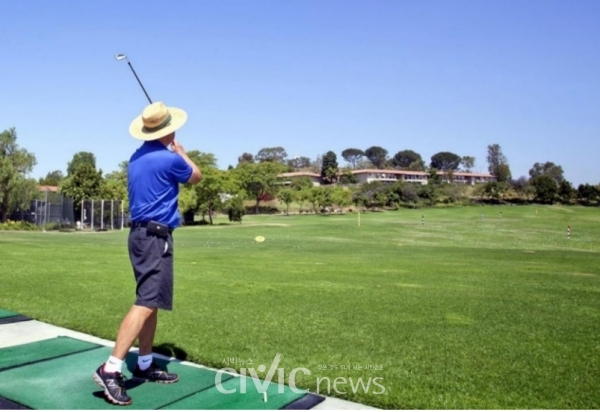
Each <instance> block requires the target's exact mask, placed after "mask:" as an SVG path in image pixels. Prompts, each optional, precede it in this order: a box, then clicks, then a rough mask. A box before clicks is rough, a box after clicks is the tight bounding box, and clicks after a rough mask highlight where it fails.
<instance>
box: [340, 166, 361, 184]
mask: <svg viewBox="0 0 600 412" xmlns="http://www.w3.org/2000/svg"><path fill="white" fill-rule="evenodd" d="M339 182H340V183H341V184H343V185H350V184H356V183H358V178H357V177H356V175H355V174H354V173H352V170H351V169H348V168H344V169H343V170H342V174H341V175H340V180H339Z"/></svg>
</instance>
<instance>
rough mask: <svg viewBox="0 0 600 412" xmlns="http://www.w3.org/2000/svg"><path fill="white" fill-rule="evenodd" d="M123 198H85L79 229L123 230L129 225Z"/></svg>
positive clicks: (78, 224)
mask: <svg viewBox="0 0 600 412" xmlns="http://www.w3.org/2000/svg"><path fill="white" fill-rule="evenodd" d="M128 223H129V222H128V218H127V216H126V215H125V210H124V203H123V201H122V200H110V199H109V200H106V199H101V200H84V201H82V202H81V216H79V220H78V221H77V224H76V225H77V229H82V230H123V228H124V227H126V226H127V225H128Z"/></svg>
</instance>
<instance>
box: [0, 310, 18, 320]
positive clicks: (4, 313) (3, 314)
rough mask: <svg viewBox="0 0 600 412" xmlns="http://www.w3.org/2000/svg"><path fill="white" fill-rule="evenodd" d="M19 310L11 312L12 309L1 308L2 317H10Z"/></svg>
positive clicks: (0, 314) (15, 314)
mask: <svg viewBox="0 0 600 412" xmlns="http://www.w3.org/2000/svg"><path fill="white" fill-rule="evenodd" d="M17 315H18V313H17V312H11V311H10V310H5V309H1V308H0V318H10V317H11V316H17Z"/></svg>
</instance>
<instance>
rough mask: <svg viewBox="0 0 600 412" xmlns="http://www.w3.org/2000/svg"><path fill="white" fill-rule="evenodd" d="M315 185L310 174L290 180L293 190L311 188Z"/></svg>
mask: <svg viewBox="0 0 600 412" xmlns="http://www.w3.org/2000/svg"><path fill="white" fill-rule="evenodd" d="M313 186H314V185H313V182H312V180H310V177H308V176H300V177H295V178H293V179H292V180H291V182H290V189H292V190H302V189H310V188H311V187H313Z"/></svg>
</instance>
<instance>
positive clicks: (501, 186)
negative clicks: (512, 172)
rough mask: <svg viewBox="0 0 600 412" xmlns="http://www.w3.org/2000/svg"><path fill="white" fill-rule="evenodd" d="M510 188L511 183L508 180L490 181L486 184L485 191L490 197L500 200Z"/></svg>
mask: <svg viewBox="0 0 600 412" xmlns="http://www.w3.org/2000/svg"><path fill="white" fill-rule="evenodd" d="M508 188H509V185H508V183H506V182H488V183H486V184H485V186H484V193H485V194H486V195H488V196H489V197H490V198H492V199H494V200H496V201H500V200H501V199H502V196H503V195H504V193H506V191H507V190H508Z"/></svg>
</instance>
